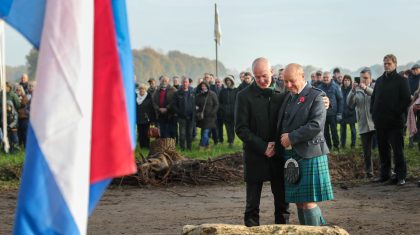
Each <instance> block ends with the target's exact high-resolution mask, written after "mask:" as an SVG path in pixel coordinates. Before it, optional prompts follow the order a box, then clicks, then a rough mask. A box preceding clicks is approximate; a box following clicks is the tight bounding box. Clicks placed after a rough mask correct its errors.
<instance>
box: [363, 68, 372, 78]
mask: <svg viewBox="0 0 420 235" xmlns="http://www.w3.org/2000/svg"><path fill="white" fill-rule="evenodd" d="M360 73H368V74H369V76H372V71H370V68H369V67H364V68H363V69H362V71H360Z"/></svg>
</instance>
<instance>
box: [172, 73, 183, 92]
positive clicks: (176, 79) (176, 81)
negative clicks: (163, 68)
mask: <svg viewBox="0 0 420 235" xmlns="http://www.w3.org/2000/svg"><path fill="white" fill-rule="evenodd" d="M172 84H173V85H172V86H173V87H175V88H176V89H177V90H178V89H179V88H180V87H181V84H180V82H179V76H173V77H172Z"/></svg>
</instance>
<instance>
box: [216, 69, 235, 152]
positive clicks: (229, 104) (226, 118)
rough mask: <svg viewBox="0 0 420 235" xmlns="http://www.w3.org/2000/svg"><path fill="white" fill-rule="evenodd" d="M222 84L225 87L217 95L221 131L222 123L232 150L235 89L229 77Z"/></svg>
mask: <svg viewBox="0 0 420 235" xmlns="http://www.w3.org/2000/svg"><path fill="white" fill-rule="evenodd" d="M224 83H225V85H226V87H225V88H224V89H223V90H222V91H221V92H220V95H219V110H220V113H221V115H222V129H223V123H224V124H225V127H226V132H227V138H228V144H229V148H232V147H233V141H234V140H235V119H234V112H235V100H236V94H237V89H236V88H235V81H234V80H233V79H232V77H230V76H227V77H225V79H224ZM222 133H223V132H222Z"/></svg>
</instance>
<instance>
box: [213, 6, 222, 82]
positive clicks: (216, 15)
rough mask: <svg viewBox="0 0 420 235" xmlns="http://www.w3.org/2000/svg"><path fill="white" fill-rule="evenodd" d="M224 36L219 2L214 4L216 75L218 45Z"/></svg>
mask: <svg viewBox="0 0 420 235" xmlns="http://www.w3.org/2000/svg"><path fill="white" fill-rule="evenodd" d="M221 37H222V30H221V29H220V22H219V11H218V10H217V4H216V3H215V4H214V42H215V44H216V77H219V75H218V72H219V71H218V65H217V64H218V51H217V46H218V45H220V38H221Z"/></svg>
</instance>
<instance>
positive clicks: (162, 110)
mask: <svg viewBox="0 0 420 235" xmlns="http://www.w3.org/2000/svg"><path fill="white" fill-rule="evenodd" d="M159 80H160V86H159V87H158V89H157V90H156V91H155V92H154V93H153V96H152V102H153V108H154V109H155V112H156V117H157V122H158V124H159V129H160V137H161V138H175V133H174V130H175V127H174V126H175V125H176V122H175V116H174V112H173V109H172V103H173V97H174V94H175V92H176V89H175V88H174V87H172V86H170V85H169V78H168V77H166V76H162V77H161V78H160V79H159Z"/></svg>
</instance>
